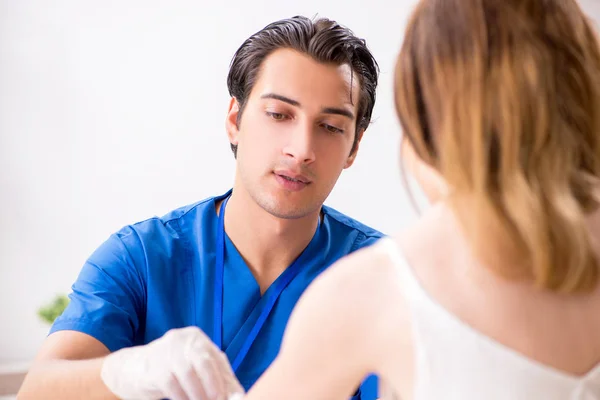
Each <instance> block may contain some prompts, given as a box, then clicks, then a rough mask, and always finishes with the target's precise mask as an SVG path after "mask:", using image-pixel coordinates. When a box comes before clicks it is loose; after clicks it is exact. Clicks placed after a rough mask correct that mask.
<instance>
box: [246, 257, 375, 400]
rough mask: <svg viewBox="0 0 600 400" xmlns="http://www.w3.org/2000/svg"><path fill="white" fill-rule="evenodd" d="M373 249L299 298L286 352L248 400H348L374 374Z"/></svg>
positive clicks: (285, 342) (286, 339)
mask: <svg viewBox="0 0 600 400" xmlns="http://www.w3.org/2000/svg"><path fill="white" fill-rule="evenodd" d="M369 253H370V251H369V250H368V249H365V250H361V251H358V252H356V253H354V254H353V255H351V256H348V257H347V258H345V259H342V260H341V261H338V263H336V264H335V265H333V266H331V267H330V268H329V269H328V270H327V271H325V272H324V273H323V274H322V275H321V276H320V277H319V278H317V279H316V280H315V281H314V282H313V283H312V284H311V286H310V287H309V288H308V289H307V290H306V292H305V293H304V294H303V295H302V297H301V298H300V300H299V302H298V304H297V305H296V308H295V309H294V311H293V313H292V315H291V317H290V321H289V323H288V325H287V327H286V333H285V335H284V338H283V341H282V345H281V350H280V353H279V355H278V357H277V358H276V359H275V361H274V362H273V364H272V365H271V367H270V368H269V369H268V370H267V371H266V372H265V374H264V375H263V376H262V377H261V378H260V379H259V380H258V382H257V383H256V384H255V385H254V386H253V388H252V389H251V390H250V392H249V393H248V397H247V399H256V400H258V399H261V400H264V399H270V398H285V399H290V400H293V399H328V400H329V399H344V400H346V399H348V398H349V397H350V396H351V395H352V393H353V392H354V391H355V390H356V388H357V387H358V385H359V384H360V382H361V380H362V379H363V378H364V377H365V376H366V375H368V374H369V373H370V372H371V371H372V367H373V365H372V364H373V362H374V360H373V354H376V353H377V352H376V351H375V349H374V347H376V346H378V344H377V340H376V338H374V335H375V334H376V332H377V330H378V328H377V327H374V326H373V323H372V320H373V319H374V318H376V314H377V312H376V311H377V310H376V309H375V307H376V304H377V302H378V299H377V295H376V293H377V283H376V281H377V279H372V278H369V277H368V276H367V275H368V274H366V272H368V270H369V265H364V264H365V263H369V262H371V263H372V262H373V260H372V258H371V257H369V256H368V254H369Z"/></svg>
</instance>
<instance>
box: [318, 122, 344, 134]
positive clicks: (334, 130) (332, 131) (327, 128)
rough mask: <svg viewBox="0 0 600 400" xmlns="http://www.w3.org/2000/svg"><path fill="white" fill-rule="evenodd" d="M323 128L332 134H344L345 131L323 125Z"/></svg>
mask: <svg viewBox="0 0 600 400" xmlns="http://www.w3.org/2000/svg"><path fill="white" fill-rule="evenodd" d="M323 128H325V130H326V131H328V132H331V133H344V130H343V129H340V128H337V127H335V126H333V125H328V124H323Z"/></svg>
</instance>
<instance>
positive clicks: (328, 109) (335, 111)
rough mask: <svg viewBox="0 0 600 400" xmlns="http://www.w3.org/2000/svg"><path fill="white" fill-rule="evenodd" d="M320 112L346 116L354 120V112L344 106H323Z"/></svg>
mask: <svg viewBox="0 0 600 400" xmlns="http://www.w3.org/2000/svg"><path fill="white" fill-rule="evenodd" d="M321 112H322V113H323V114H336V115H342V116H344V117H348V118H350V119H352V120H354V114H353V113H352V111H348V110H347V109H345V108H337V107H325V108H323V110H321Z"/></svg>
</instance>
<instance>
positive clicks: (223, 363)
mask: <svg viewBox="0 0 600 400" xmlns="http://www.w3.org/2000/svg"><path fill="white" fill-rule="evenodd" d="M101 376H102V381H103V382H104V384H105V385H106V386H107V387H108V388H109V389H110V390H111V391H112V392H113V393H114V394H115V395H116V396H118V397H120V398H123V399H142V398H143V399H161V398H165V397H167V398H169V399H171V400H188V399H189V400H205V399H206V400H217V399H218V400H227V399H228V398H230V396H233V395H234V394H243V393H244V389H243V388H242V386H241V385H240V383H239V382H238V380H237V378H236V377H235V374H234V373H233V371H232V369H231V366H230V365H229V361H228V360H227V357H226V356H225V354H223V352H221V350H220V349H218V348H217V347H216V346H215V345H214V343H213V342H212V341H211V340H210V339H209V338H208V337H207V336H206V335H205V334H204V332H202V331H201V330H200V329H199V328H197V327H188V328H182V329H173V330H170V331H169V332H167V333H166V334H165V335H164V336H163V337H161V338H160V339H157V340H155V341H153V342H152V343H149V344H147V345H145V346H136V347H131V348H125V349H121V350H119V351H116V352H114V353H112V354H110V355H108V356H107V357H106V359H105V360H104V363H103V365H102V372H101Z"/></svg>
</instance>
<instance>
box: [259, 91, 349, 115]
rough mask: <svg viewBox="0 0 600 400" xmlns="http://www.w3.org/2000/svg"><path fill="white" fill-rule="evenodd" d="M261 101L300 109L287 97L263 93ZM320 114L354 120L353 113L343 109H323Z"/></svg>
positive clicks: (297, 104)
mask: <svg viewBox="0 0 600 400" xmlns="http://www.w3.org/2000/svg"><path fill="white" fill-rule="evenodd" d="M260 98H261V99H274V100H279V101H283V102H284V103H288V104H290V105H292V106H294V107H302V105H301V104H300V102H299V101H297V100H294V99H290V98H289V97H286V96H282V95H280V94H277V93H265V94H263V95H262V96H260ZM321 112H322V113H323V114H335V115H341V116H344V117H347V118H349V119H352V120H353V119H354V113H352V111H349V110H347V109H345V108H338V107H324V108H323V109H322V110H321Z"/></svg>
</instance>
